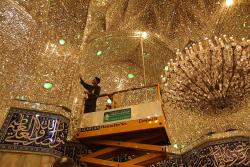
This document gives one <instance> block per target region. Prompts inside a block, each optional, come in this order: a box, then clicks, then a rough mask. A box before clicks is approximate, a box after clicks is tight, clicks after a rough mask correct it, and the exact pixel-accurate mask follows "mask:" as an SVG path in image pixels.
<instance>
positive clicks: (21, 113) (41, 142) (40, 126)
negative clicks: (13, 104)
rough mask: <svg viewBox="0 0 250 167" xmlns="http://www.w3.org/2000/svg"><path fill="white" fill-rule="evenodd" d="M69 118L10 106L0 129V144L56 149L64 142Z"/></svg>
mask: <svg viewBox="0 0 250 167" xmlns="http://www.w3.org/2000/svg"><path fill="white" fill-rule="evenodd" d="M68 126H69V120H68V119H67V118H65V117H63V116H61V115H57V114H52V113H44V112H37V111H33V110H26V109H15V108H12V109H11V110H10V112H9V115H8V116H7V118H6V120H5V122H4V126H3V127H2V129H1V133H2V139H1V141H0V143H1V144H4V145H11V144H12V145H15V146H33V147H43V148H49V149H56V148H57V147H59V146H61V145H63V144H65V141H66V138H67V133H68Z"/></svg>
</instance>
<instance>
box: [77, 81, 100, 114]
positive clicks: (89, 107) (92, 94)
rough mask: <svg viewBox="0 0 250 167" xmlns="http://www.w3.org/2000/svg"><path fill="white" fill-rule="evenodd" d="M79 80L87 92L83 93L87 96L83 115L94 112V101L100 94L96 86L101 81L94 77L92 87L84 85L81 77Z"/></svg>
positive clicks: (98, 87)
mask: <svg viewBox="0 0 250 167" xmlns="http://www.w3.org/2000/svg"><path fill="white" fill-rule="evenodd" d="M80 80H81V81H80V83H81V84H82V86H83V87H84V88H85V89H86V90H87V91H84V93H86V94H87V97H86V98H85V108H84V113H90V112H95V111H96V101H97V98H98V97H99V95H100V92H101V87H100V86H99V85H98V84H99V83H100V81H101V80H100V78H98V77H95V78H94V79H93V80H92V85H89V84H87V83H85V82H84V81H83V80H82V78H81V77H80Z"/></svg>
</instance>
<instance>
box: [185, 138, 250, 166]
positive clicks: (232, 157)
mask: <svg viewBox="0 0 250 167" xmlns="http://www.w3.org/2000/svg"><path fill="white" fill-rule="evenodd" d="M186 161H188V166H216V167H217V166H228V167H230V166H250V141H235V142H230V143H221V144H218V145H213V146H209V147H206V148H204V149H199V150H197V151H195V153H192V154H191V155H189V157H188V158H187V159H186Z"/></svg>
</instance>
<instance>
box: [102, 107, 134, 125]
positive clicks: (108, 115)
mask: <svg viewBox="0 0 250 167" xmlns="http://www.w3.org/2000/svg"><path fill="white" fill-rule="evenodd" d="M130 118H131V108H126V109H122V110H116V111H110V112H105V113H104V118H103V122H112V121H118V120H123V119H130Z"/></svg>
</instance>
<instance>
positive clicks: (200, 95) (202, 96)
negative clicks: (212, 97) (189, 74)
mask: <svg viewBox="0 0 250 167" xmlns="http://www.w3.org/2000/svg"><path fill="white" fill-rule="evenodd" d="M175 74H176V75H177V76H179V77H181V75H179V74H178V73H175ZM170 84H171V82H170ZM182 85H183V86H184V87H186V88H187V89H189V90H190V91H191V92H194V93H195V94H197V95H198V96H199V97H201V98H202V99H204V97H205V96H204V95H202V94H200V93H198V92H196V91H195V90H193V89H191V88H190V87H189V86H187V85H185V84H182ZM204 100H207V101H209V99H208V98H207V97H206V99H204Z"/></svg>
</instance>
